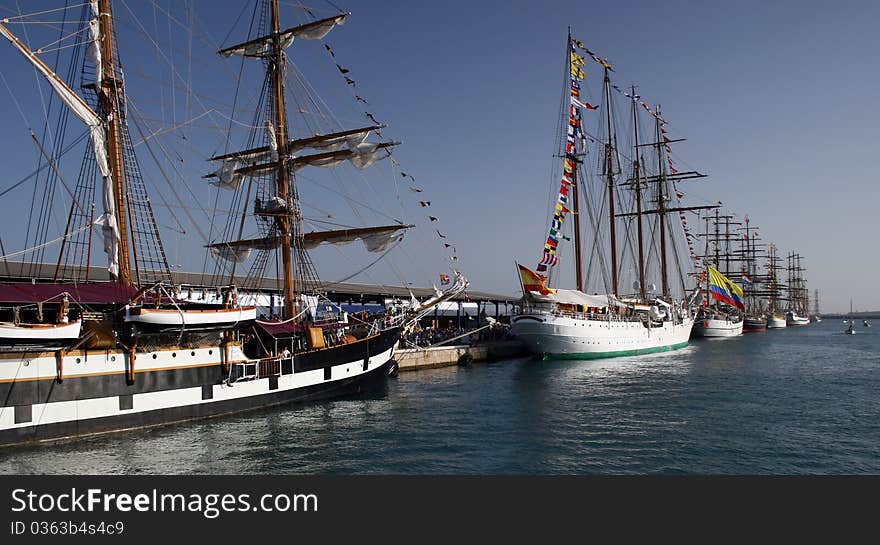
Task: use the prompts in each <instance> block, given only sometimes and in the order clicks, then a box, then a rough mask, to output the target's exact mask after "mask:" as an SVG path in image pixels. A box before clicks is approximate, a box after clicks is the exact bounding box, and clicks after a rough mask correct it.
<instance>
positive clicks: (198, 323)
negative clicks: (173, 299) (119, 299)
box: [125, 306, 257, 329]
mask: <svg viewBox="0 0 880 545" xmlns="http://www.w3.org/2000/svg"><path fill="white" fill-rule="evenodd" d="M256 318H257V307H234V308H225V307H220V308H187V307H186V306H180V307H177V308H174V307H163V308H150V307H131V308H129V309H128V311H127V312H126V315H125V321H126V322H129V323H136V324H139V325H145V326H149V327H157V328H176V329H180V328H181V327H184V328H187V329H193V328H204V327H210V328H216V327H224V326H228V327H233V326H236V325H239V324H242V323H243V322H251V321H253V320H255V319H256Z"/></svg>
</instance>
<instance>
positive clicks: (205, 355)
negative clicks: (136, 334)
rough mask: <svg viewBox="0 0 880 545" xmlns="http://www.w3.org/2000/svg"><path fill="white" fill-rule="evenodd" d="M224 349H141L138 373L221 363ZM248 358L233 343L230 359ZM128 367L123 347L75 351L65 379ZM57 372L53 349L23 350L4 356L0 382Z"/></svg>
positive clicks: (67, 362) (67, 360) (69, 357)
mask: <svg viewBox="0 0 880 545" xmlns="http://www.w3.org/2000/svg"><path fill="white" fill-rule="evenodd" d="M222 350H223V349H222V348H221V347H219V346H211V347H200V348H176V349H174V350H156V351H154V352H137V353H136V354H135V359H134V362H135V365H134V367H135V372H136V373H140V372H142V371H162V370H164V369H173V368H177V367H192V366H199V365H219V364H220V363H222V360H221V356H222V354H221V351H222ZM247 360H248V358H247V357H245V355H244V352H242V350H241V346H240V345H236V344H231V345H229V361H230V362H232V363H236V362H243V361H247ZM127 367H128V353H127V352H123V351H121V350H89V351H75V352H71V353H70V354H68V355H66V356H64V357H63V358H62V368H63V371H64V378H76V377H82V376H89V375H95V374H113V373H124V372H125V370H126V368H127ZM57 373H58V366H57V362H56V360H55V356H54V355H53V354H52V353H51V352H40V353H32V352H22V353H16V354H15V357H14V358H4V359H0V382H9V381H16V382H20V381H25V380H36V379H52V378H55V377H56V376H57Z"/></svg>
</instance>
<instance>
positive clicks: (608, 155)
mask: <svg viewBox="0 0 880 545" xmlns="http://www.w3.org/2000/svg"><path fill="white" fill-rule="evenodd" d="M608 70H609V68H608V67H607V66H605V104H606V105H607V108H606V112H605V116H606V120H607V126H606V133H607V137H608V140H607V142H606V143H605V176H606V177H607V179H608V224H609V230H610V237H611V240H610V244H611V293H613V294H614V295H615V296H616V295H617V233H616V232H615V225H614V223H615V214H614V163H613V161H614V151H613V148H612V144H611V143H612V139H611V78H610V77H609V76H608Z"/></svg>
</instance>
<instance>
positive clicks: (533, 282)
mask: <svg viewBox="0 0 880 545" xmlns="http://www.w3.org/2000/svg"><path fill="white" fill-rule="evenodd" d="M516 266H517V267H519V278H520V280H522V286H523V291H527V292H528V291H532V292H536V293H539V294H541V295H552V294H556V290H551V289H550V288H548V287H547V286H545V285H544V282H546V281H547V277H546V276H542V275H540V274H538V273H536V272H534V271H532V270H531V269H529V268H527V267H523V266H522V265H520V264H519V263H517V264H516Z"/></svg>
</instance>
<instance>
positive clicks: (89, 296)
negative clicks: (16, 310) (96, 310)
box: [0, 282, 138, 305]
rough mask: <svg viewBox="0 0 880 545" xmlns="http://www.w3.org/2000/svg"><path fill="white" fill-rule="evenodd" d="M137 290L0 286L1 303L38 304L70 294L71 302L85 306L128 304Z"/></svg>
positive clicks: (98, 285) (96, 285) (105, 285)
mask: <svg viewBox="0 0 880 545" xmlns="http://www.w3.org/2000/svg"><path fill="white" fill-rule="evenodd" d="M137 291H138V290H137V289H136V288H134V287H131V286H124V285H122V284H118V283H116V282H92V283H87V284H26V283H20V284H0V302H3V303H36V302H40V301H49V300H52V301H56V300H57V301H61V298H62V296H61V295H62V294H63V293H65V292H67V293H69V294H70V299H71V302H73V301H76V302H77V303H80V304H84V305H100V304H104V305H107V304H112V303H127V302H129V301H130V300H131V298H132V297H134V294H135V293H137Z"/></svg>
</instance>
